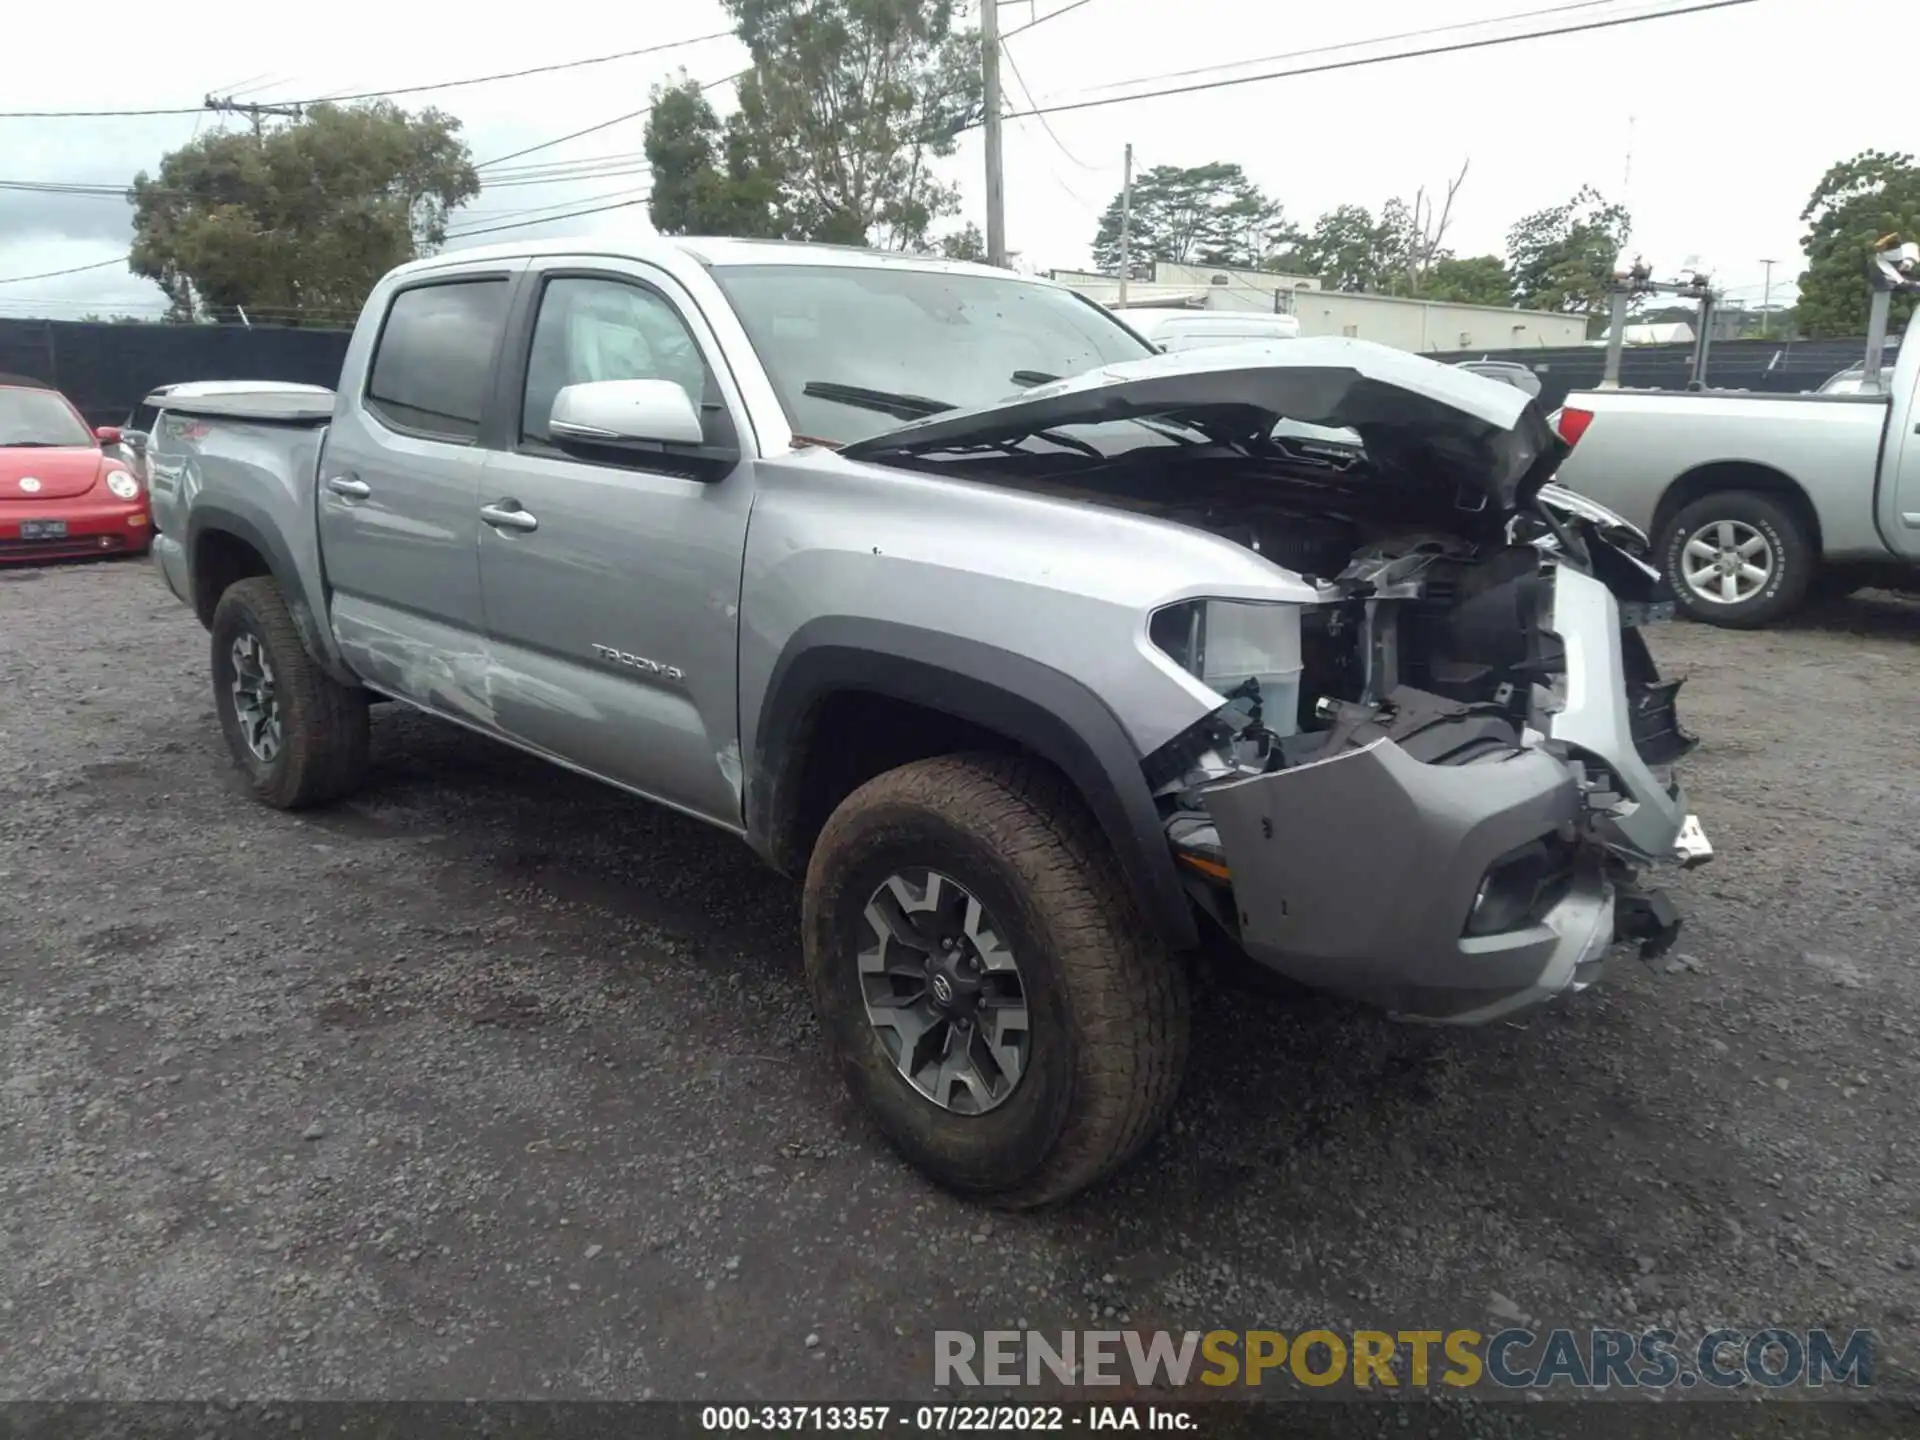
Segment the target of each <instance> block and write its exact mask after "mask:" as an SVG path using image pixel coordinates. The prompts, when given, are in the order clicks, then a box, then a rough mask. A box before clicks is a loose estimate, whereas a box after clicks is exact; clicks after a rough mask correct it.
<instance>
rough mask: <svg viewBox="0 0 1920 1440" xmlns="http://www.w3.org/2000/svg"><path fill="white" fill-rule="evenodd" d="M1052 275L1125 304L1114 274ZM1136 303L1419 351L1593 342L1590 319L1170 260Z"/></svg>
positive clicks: (1130, 303) (1133, 293)
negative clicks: (1267, 320) (1284, 318)
mask: <svg viewBox="0 0 1920 1440" xmlns="http://www.w3.org/2000/svg"><path fill="white" fill-rule="evenodd" d="M1051 274H1052V277H1053V278H1054V279H1055V280H1057V281H1059V282H1060V283H1061V284H1063V285H1065V286H1067V287H1068V288H1069V289H1072V290H1077V291H1078V292H1079V293H1080V294H1082V295H1085V296H1086V297H1087V298H1088V299H1089V300H1095V301H1098V302H1099V303H1100V304H1102V305H1109V306H1112V305H1117V304H1118V303H1119V300H1120V282H1119V281H1118V280H1117V279H1115V278H1114V277H1113V276H1111V275H1096V274H1092V273H1090V272H1088V271H1084V270H1055V271H1052V272H1051ZM1136 305H1144V306H1156V307H1166V306H1174V305H1183V306H1190V307H1192V308H1195V309H1206V310H1265V311H1270V312H1273V313H1278V314H1285V315H1293V316H1295V317H1297V318H1298V319H1299V321H1300V333H1301V334H1302V335H1348V336H1353V337H1356V338H1358V339H1361V340H1373V341H1377V342H1378V343H1380V344H1382V345H1392V346H1394V347H1395V348H1397V349H1401V350H1412V351H1414V352H1416V353H1424V352H1428V351H1436V350H1523V349H1536V348H1546V347H1551V346H1561V345H1582V344H1585V343H1586V338H1587V321H1586V317H1585V316H1584V315H1555V314H1553V313H1551V312H1549V311H1545V310H1520V309H1509V308H1502V307H1499V306H1493V305H1455V304H1451V303H1447V302H1443V301H1438V300H1403V299H1400V298H1398V297H1397V296H1392V295H1361V294H1354V293H1350V292H1348V291H1344V290H1329V289H1327V288H1326V287H1325V286H1323V285H1322V284H1321V283H1320V281H1318V280H1316V279H1313V278H1312V277H1310V276H1305V275H1280V274H1275V273H1273V272H1270V271H1265V270H1235V269H1226V268H1222V267H1218V266H1210V265H1173V264H1168V263H1166V262H1164V261H1162V262H1159V263H1157V264H1155V266H1154V267H1153V279H1152V280H1150V281H1139V280H1135V281H1130V282H1129V283H1128V285H1127V307H1128V308H1129V309H1131V308H1132V307H1134V306H1136Z"/></svg>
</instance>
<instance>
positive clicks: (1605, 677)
mask: <svg viewBox="0 0 1920 1440" xmlns="http://www.w3.org/2000/svg"><path fill="white" fill-rule="evenodd" d="M1552 628H1553V629H1554V631H1555V633H1557V634H1559V635H1560V636H1561V637H1562V638H1563V639H1564V640H1565V642H1566V649H1567V689H1566V694H1565V698H1564V703H1563V704H1562V705H1561V707H1560V709H1559V711H1558V713H1557V714H1556V715H1555V716H1554V717H1553V719H1552V721H1550V722H1549V730H1550V734H1549V736H1548V737H1546V738H1547V740H1548V741H1549V742H1550V743H1549V744H1536V745H1526V746H1515V747H1512V748H1506V749H1498V750H1495V751H1493V752H1492V753H1490V754H1481V755H1478V756H1476V757H1475V758H1472V759H1470V760H1468V761H1467V762H1466V763H1458V764H1454V763H1446V762H1444V761H1443V762H1441V763H1427V762H1425V761H1422V760H1420V759H1417V758H1415V756H1414V755H1412V754H1410V753H1408V751H1407V750H1406V749H1403V748H1402V747H1401V746H1400V745H1398V744H1396V743H1395V742H1394V741H1393V740H1392V739H1387V738H1378V739H1374V740H1373V741H1372V742H1371V743H1368V744H1365V745H1357V746H1355V747H1354V748H1351V749H1347V750H1343V751H1341V752H1339V753H1337V754H1335V755H1333V756H1331V757H1330V758H1327V759H1323V760H1317V761H1314V762H1312V763H1309V764H1306V765H1300V766H1294V767H1290V768H1286V769H1281V770H1276V771H1273V772H1270V773H1267V774H1263V775H1256V776H1252V777H1249V778H1244V779H1237V780H1228V781H1224V782H1222V783H1219V784H1216V785H1212V786H1208V787H1206V788H1205V789H1204V790H1203V791H1202V800H1203V803H1204V806H1205V809H1206V820H1205V821H1201V822H1199V823H1198V824H1196V825H1195V826H1193V827H1192V828H1191V829H1190V831H1189V833H1188V834H1187V835H1186V836H1185V838H1184V840H1183V838H1182V837H1181V836H1180V835H1178V834H1176V835H1174V836H1173V838H1174V842H1175V847H1176V850H1177V851H1179V852H1180V853H1182V855H1183V856H1184V857H1185V858H1186V859H1187V860H1188V861H1189V867H1190V868H1192V869H1194V870H1195V871H1197V872H1198V873H1201V874H1207V875H1210V876H1211V877H1212V878H1213V879H1214V881H1215V882H1224V884H1217V888H1216V890H1215V894H1216V896H1217V897H1218V898H1219V899H1220V900H1221V901H1222V904H1221V905H1220V906H1218V907H1216V913H1220V912H1221V911H1223V910H1224V907H1225V905H1227V904H1230V905H1231V907H1232V914H1231V915H1230V916H1228V915H1226V914H1224V913H1223V914H1222V918H1223V919H1225V920H1227V921H1228V923H1229V928H1231V929H1232V930H1234V931H1236V932H1237V934H1238V937H1239V941H1240V944H1241V946H1242V948H1244V949H1245V950H1246V952H1247V953H1248V954H1249V955H1250V956H1251V957H1253V958H1254V959H1255V960H1258V961H1260V962H1262V963H1263V964H1266V965H1269V966H1271V967H1272V968H1274V969H1275V970H1278V971H1280V972H1282V973H1284V974H1286V975H1288V976H1290V977H1291V978H1293V979H1295V980H1298V981H1300V982H1302V983H1304V984H1307V985H1311V986H1314V987H1316V988H1321V989H1326V990H1331V991H1335V992H1337V993H1340V994H1344V995H1348V996H1352V997H1353V998H1356V999H1360V1000H1365V1001H1368V1002H1370V1003H1372V1004H1376V1005H1380V1006H1382V1007H1384V1008H1385V1009H1387V1010H1389V1011H1391V1012H1393V1013H1395V1014H1397V1015H1400V1016H1403V1017H1405V1018H1409V1019H1423V1020H1430V1021H1438V1022H1444V1023H1450V1024H1459V1025H1473V1024H1483V1023H1485V1022H1487V1021H1490V1020H1495V1019H1499V1018H1502V1017H1504V1016H1509V1015H1513V1014H1516V1013H1518V1012H1520V1011H1523V1010H1527V1009H1530V1008H1532V1007H1533V1006H1535V1005H1538V1004H1539V1003H1541V1002H1543V1001H1545V1000H1548V999H1551V998H1552V997H1554V996H1556V995H1559V994H1562V993H1564V992H1566V991H1570V990H1579V989H1582V988H1584V987H1585V986H1586V985H1587V984H1589V983H1591V981H1592V980H1594V979H1595V978H1597V976H1598V973H1599V971H1600V968H1601V966H1602V964H1603V963H1604V961H1605V960H1606V958H1607V955H1608V952H1609V951H1610V950H1611V949H1612V947H1613V946H1614V944H1615V943H1616V942H1622V941H1635V942H1638V943H1639V945H1640V947H1641V953H1642V954H1643V955H1648V956H1651V955H1654V954H1658V953H1660V952H1661V951H1663V950H1665V949H1666V948H1667V947H1669V946H1671V945H1672V944H1673V942H1674V940H1675V938H1676V937H1677V936H1678V933H1679V929H1680V916H1679V912H1678V910H1677V909H1676V908H1675V906H1674V905H1673V903H1672V902H1671V901H1670V900H1669V899H1668V898H1667V897H1666V896H1665V895H1664V894H1663V893H1661V892H1660V891H1659V890H1657V889H1652V888H1649V887H1646V886H1644V885H1642V884H1641V883H1640V878H1639V877H1640V874H1641V872H1642V871H1643V870H1645V869H1647V868H1650V867H1651V866H1653V865H1655V864H1674V865H1678V866H1680V867H1683V868H1684V867H1690V866H1693V865H1698V864H1701V863H1703V862H1704V861H1706V860H1708V859H1711V858H1712V854H1713V849H1712V846H1711V845H1710V844H1709V843H1708V841H1707V838H1706V834H1705V832H1704V831H1703V830H1702V829H1701V826H1700V822H1699V820H1698V819H1697V818H1696V817H1695V816H1693V815H1692V814H1691V813H1689V811H1688V810H1687V802H1686V795H1685V793H1684V792H1683V791H1682V790H1681V788H1680V787H1679V786H1678V785H1677V784H1674V783H1671V782H1670V781H1669V780H1668V779H1667V777H1666V775H1665V773H1664V771H1661V772H1658V773H1656V769H1655V767H1653V766H1650V765H1649V764H1648V763H1647V761H1646V757H1645V756H1644V755H1643V754H1642V753H1641V744H1642V743H1643V741H1642V739H1641V738H1640V737H1637V736H1636V733H1635V732H1636V728H1638V729H1639V730H1640V731H1642V732H1644V734H1645V736H1646V737H1648V738H1647V739H1646V740H1645V741H1644V743H1647V744H1648V745H1649V746H1651V744H1652V740H1653V738H1657V737H1659V736H1666V737H1667V738H1668V739H1671V738H1672V737H1671V736H1668V735H1667V732H1668V731H1672V732H1673V735H1675V736H1684V732H1682V731H1680V730H1679V728H1678V721H1677V720H1676V719H1674V717H1673V714H1672V699H1673V696H1672V691H1673V689H1674V688H1676V687H1674V686H1672V685H1662V684H1659V683H1657V676H1655V677H1652V679H1646V678H1640V679H1633V680H1630V679H1629V676H1628V667H1627V655H1626V650H1625V645H1626V643H1627V642H1625V641H1623V638H1622V637H1623V631H1622V629H1621V626H1620V617H1619V612H1618V610H1617V608H1616V606H1615V603H1614V600H1613V597H1612V595H1611V594H1610V593H1609V592H1608V591H1607V589H1606V587H1605V586H1603V585H1601V584H1599V583H1598V582H1597V581H1594V580H1592V579H1591V578H1589V577H1587V576H1585V575H1582V574H1578V573H1576V572H1570V571H1563V572H1562V573H1561V574H1560V575H1559V576H1558V577H1557V578H1556V585H1555V594H1554V613H1553V621H1552ZM1633 643H1635V644H1637V643H1638V642H1637V640H1635V641H1634V642H1633ZM1642 658H1644V657H1642ZM1646 668H1647V669H1648V670H1649V671H1650V669H1651V667H1650V664H1649V665H1648V666H1647V667H1646ZM1643 710H1644V711H1645V712H1646V713H1645V714H1642V713H1641V712H1642V711H1643ZM1636 719H1638V720H1639V722H1640V723H1639V725H1638V726H1637V727H1636V723H1635V722H1636ZM1686 743H1688V744H1690V743H1691V741H1690V739H1688V740H1687V742H1686ZM1208 822H1210V824H1209V823H1208ZM1209 830H1210V831H1211V833H1210V834H1209V833H1207V832H1208V831H1209ZM1209 854H1210V855H1211V859H1210V860H1209V859H1207V858H1206V856H1207V855H1209ZM1196 860H1197V861H1198V862H1199V863H1194V862H1195V861H1196ZM1209 866H1210V867H1211V868H1209Z"/></svg>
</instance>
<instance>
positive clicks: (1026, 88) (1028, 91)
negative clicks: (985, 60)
mask: <svg viewBox="0 0 1920 1440" xmlns="http://www.w3.org/2000/svg"><path fill="white" fill-rule="evenodd" d="M1000 54H1001V56H1002V58H1004V59H1005V60H1006V62H1007V69H1008V70H1010V71H1011V72H1012V73H1013V83H1014V84H1015V85H1018V86H1019V87H1020V93H1021V94H1022V95H1024V96H1026V97H1027V104H1028V105H1030V106H1031V105H1033V104H1035V103H1036V102H1035V100H1034V98H1033V87H1032V86H1031V85H1029V84H1027V77H1026V76H1024V75H1022V74H1021V73H1020V67H1019V66H1018V65H1016V64H1014V63H1013V54H1012V52H1011V51H1009V50H1008V49H1007V43H1006V41H1004V40H1002V41H1001V42H1000ZM1033 118H1034V119H1036V120H1038V121H1039V122H1040V128H1041V129H1042V130H1045V131H1046V132H1047V138H1048V139H1049V140H1051V141H1053V146H1054V149H1056V150H1058V151H1059V152H1060V153H1061V154H1062V155H1064V156H1066V157H1067V159H1069V160H1071V161H1072V162H1073V163H1074V164H1076V165H1078V166H1079V167H1080V168H1081V169H1082V170H1085V171H1087V172H1088V173H1089V174H1095V173H1098V172H1097V171H1095V169H1094V167H1093V166H1091V165H1089V164H1087V162H1086V161H1084V160H1082V159H1081V158H1080V157H1079V156H1078V155H1076V154H1074V153H1073V152H1072V151H1071V150H1069V149H1067V146H1066V142H1065V141H1063V140H1061V138H1060V137H1059V135H1058V134H1056V133H1055V132H1054V128H1053V122H1052V121H1051V120H1049V119H1047V117H1046V116H1045V115H1042V114H1040V113H1038V112H1035V114H1034V117H1033ZM1055 178H1056V179H1057V178H1058V177H1057V176H1056V177H1055ZM1061 183H1062V184H1065V182H1064V181H1062V182H1061ZM1068 193H1069V194H1072V189H1071V187H1069V188H1068ZM1074 198H1075V199H1076V200H1078V199H1079V198H1080V197H1079V196H1077V195H1076V196H1074ZM1080 203H1081V204H1082V205H1084V204H1086V203H1087V202H1086V201H1084V200H1081V201H1080Z"/></svg>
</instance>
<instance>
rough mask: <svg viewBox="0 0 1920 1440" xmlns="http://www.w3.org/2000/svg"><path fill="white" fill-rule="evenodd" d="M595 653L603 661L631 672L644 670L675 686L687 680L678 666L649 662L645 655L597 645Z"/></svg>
mask: <svg viewBox="0 0 1920 1440" xmlns="http://www.w3.org/2000/svg"><path fill="white" fill-rule="evenodd" d="M593 653H594V654H596V655H598V656H599V657H600V658H601V659H602V660H611V661H612V662H613V663H614V664H616V665H625V666H626V667H627V668H628V669H629V670H642V671H645V672H646V673H647V674H649V675H658V676H659V677H660V678H661V679H662V680H671V681H673V682H674V683H675V684H678V683H679V682H680V681H682V680H685V679H686V678H687V676H686V672H685V671H683V670H682V669H680V667H679V666H677V665H662V664H661V663H660V662H659V661H658V660H649V659H647V657H646V656H644V655H630V654H628V653H627V652H626V651H625V650H616V649H614V648H613V646H611V645H595V646H594V647H593Z"/></svg>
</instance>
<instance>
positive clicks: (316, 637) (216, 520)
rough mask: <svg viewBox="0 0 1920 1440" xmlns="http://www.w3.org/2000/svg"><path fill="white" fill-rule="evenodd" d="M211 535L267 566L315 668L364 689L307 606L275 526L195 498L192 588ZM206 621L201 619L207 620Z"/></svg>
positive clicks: (189, 547)
mask: <svg viewBox="0 0 1920 1440" xmlns="http://www.w3.org/2000/svg"><path fill="white" fill-rule="evenodd" d="M209 534H227V535H231V536H233V537H234V539H236V540H241V541H244V542H245V543H246V544H248V545H250V546H252V547H253V549H254V551H255V553H257V554H258V555H259V556H260V557H261V558H262V559H264V560H265V561H266V562H267V573H268V574H270V575H271V576H272V577H273V580H274V583H275V584H277V585H278V586H279V587H280V594H281V596H282V598H284V599H285V600H286V602H287V609H288V611H289V612H290V613H291V614H292V616H293V624H294V628H295V629H296V630H298V631H299V632H300V643H301V644H302V645H303V646H305V647H306V651H307V654H308V655H310V656H311V657H312V658H313V661H314V663H315V664H317V665H319V666H320V668H321V669H322V670H324V671H326V672H327V674H328V675H329V676H331V677H332V678H333V679H335V680H337V681H339V682H340V683H341V684H343V685H357V684H359V683H360V682H359V678H358V677H357V676H355V675H353V674H352V673H351V672H349V671H348V670H347V669H346V667H345V665H344V664H343V663H342V662H341V660H340V658H339V656H338V654H337V653H336V652H335V650H334V648H333V637H332V636H331V635H330V634H329V633H328V632H327V628H326V624H325V622H324V621H323V620H322V619H321V617H319V616H318V615H316V614H315V613H314V611H313V607H312V605H311V604H309V603H308V597H307V592H306V590H305V588H304V587H303V586H302V585H301V583H300V570H299V567H298V566H296V565H295V564H294V559H293V552H292V550H291V549H290V548H289V547H288V546H287V543H286V541H285V540H284V539H283V538H282V537H281V535H280V532H279V531H278V530H277V529H276V528H275V527H274V526H273V525H271V524H270V523H268V522H267V521H265V520H264V519H262V518H260V517H257V516H255V515H251V514H249V513H248V512H247V511H246V510H245V509H243V508H241V507H238V506H235V505H233V504H231V503H228V502H226V501H207V500H201V499H198V498H196V499H195V501H194V504H193V507H192V508H191V509H190V510H189V511H188V513H187V535H186V551H187V575H188V582H189V586H190V587H191V586H193V585H194V584H195V583H196V582H195V581H194V579H193V576H194V572H195V571H196V570H197V569H198V565H199V559H200V553H201V551H200V546H201V542H202V541H203V540H204V539H205V537H206V536H208V535H209ZM207 618H208V617H202V619H203V620H205V619H207Z"/></svg>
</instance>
